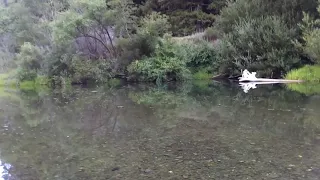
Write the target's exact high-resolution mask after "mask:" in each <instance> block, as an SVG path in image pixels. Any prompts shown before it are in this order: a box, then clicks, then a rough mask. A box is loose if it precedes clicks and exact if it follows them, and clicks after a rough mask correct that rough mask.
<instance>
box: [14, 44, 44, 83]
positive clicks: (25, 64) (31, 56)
mask: <svg viewBox="0 0 320 180" xmlns="http://www.w3.org/2000/svg"><path fill="white" fill-rule="evenodd" d="M43 60H44V53H43V52H42V51H41V49H39V48H38V47H37V46H34V45H32V44H31V43H28V42H26V43H24V44H23V45H22V46H21V51H20V53H19V54H18V55H17V62H18V66H19V70H18V79H19V80H20V81H25V80H34V79H35V78H36V77H37V73H38V72H39V71H40V69H41V68H42V63H43Z"/></svg>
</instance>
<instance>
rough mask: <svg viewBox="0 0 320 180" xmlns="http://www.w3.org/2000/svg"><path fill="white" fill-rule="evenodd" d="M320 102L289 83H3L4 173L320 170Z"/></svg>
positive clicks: (310, 174) (221, 175)
mask: <svg viewBox="0 0 320 180" xmlns="http://www.w3.org/2000/svg"><path fill="white" fill-rule="evenodd" d="M319 107H320V96H319V95H317V94H312V95H310V94H309V95H308V94H305V93H301V92H297V91H293V90H289V89H288V88H286V86H285V85H260V86H258V87H257V88H256V89H250V90H249V91H247V92H244V91H243V89H241V87H239V86H238V85H237V84H232V83H231V84H230V83H221V82H194V83H180V84H177V83H175V84H167V85H162V86H156V85H153V84H122V85H119V86H116V87H107V86H94V87H84V86H82V87H80V86H74V87H71V88H56V89H36V90H17V89H3V90H1V92H0V123H1V125H0V135H1V136H0V165H1V168H0V173H1V175H0V176H1V178H2V179H3V180H18V179H19V180H20V179H21V180H47V179H48V180H53V179H57V180H62V179H63V180H65V179H68V180H87V179H93V180H105V179H128V180H129V179H130V180H137V179H170V180H172V179H218V180H224V179H226V180H227V179H228V180H229V179H232V180H233V179H234V180H260V179H261V180H262V179H266V180H267V179H278V180H289V179H290V180H296V179H307V180H314V179H319V178H320V118H319V117H320V108H319ZM1 178H0V179H1Z"/></svg>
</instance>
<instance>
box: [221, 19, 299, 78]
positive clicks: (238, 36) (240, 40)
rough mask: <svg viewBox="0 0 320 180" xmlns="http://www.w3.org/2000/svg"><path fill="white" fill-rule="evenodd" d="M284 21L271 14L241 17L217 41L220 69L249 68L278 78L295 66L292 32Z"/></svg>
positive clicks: (225, 70)
mask: <svg viewBox="0 0 320 180" xmlns="http://www.w3.org/2000/svg"><path fill="white" fill-rule="evenodd" d="M285 24H286V23H285V22H283V20H281V18H279V17H275V16H273V17H272V16H268V17H260V18H257V19H241V20H240V21H239V22H237V23H236V24H235V25H234V27H233V30H232V31H231V32H230V33H228V34H225V35H224V37H223V39H222V40H221V43H220V44H219V47H218V51H219V52H218V53H219V56H220V59H221V60H222V65H221V67H220V72H222V73H228V74H240V73H241V70H243V69H249V70H254V71H257V73H258V76H271V77H279V76H282V75H283V74H284V73H285V72H287V71H288V70H290V69H291V68H292V67H294V66H297V65H298V64H299V62H300V61H299V58H298V55H297V52H296V49H295V47H294V45H293V43H292V39H293V38H294V36H295V31H294V29H292V28H289V27H288V26H286V25H285Z"/></svg>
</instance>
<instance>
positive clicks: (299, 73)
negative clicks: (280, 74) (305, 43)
mask: <svg viewBox="0 0 320 180" xmlns="http://www.w3.org/2000/svg"><path fill="white" fill-rule="evenodd" d="M286 79H289V80H303V81H306V82H320V66H319V65H315V66H310V65H307V66H304V67H302V68H300V69H294V70H291V71H290V72H289V73H288V74H287V75H286Z"/></svg>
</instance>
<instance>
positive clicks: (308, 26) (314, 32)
mask: <svg viewBox="0 0 320 180" xmlns="http://www.w3.org/2000/svg"><path fill="white" fill-rule="evenodd" d="M319 2H320V1H319ZM319 14H320V4H319V7H318V15H319ZM319 25H320V19H313V18H312V17H311V16H310V15H309V14H307V13H304V17H303V20H302V23H300V24H299V26H300V28H301V30H302V35H303V36H302V40H303V42H302V43H300V42H297V43H296V45H297V47H299V48H301V49H302V51H303V52H304V53H305V54H307V55H308V57H309V58H310V59H311V60H312V61H313V62H314V63H320V28H319Z"/></svg>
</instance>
